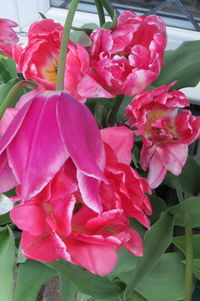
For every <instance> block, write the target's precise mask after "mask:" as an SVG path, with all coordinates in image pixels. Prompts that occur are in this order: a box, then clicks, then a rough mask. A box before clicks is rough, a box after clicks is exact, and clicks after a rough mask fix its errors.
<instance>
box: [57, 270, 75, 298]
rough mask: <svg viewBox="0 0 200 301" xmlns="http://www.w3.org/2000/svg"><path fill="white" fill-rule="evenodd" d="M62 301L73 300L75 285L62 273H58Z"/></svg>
mask: <svg viewBox="0 0 200 301" xmlns="http://www.w3.org/2000/svg"><path fill="white" fill-rule="evenodd" d="M59 279H60V291H61V296H62V301H74V297H75V294H76V292H77V287H76V286H75V285H74V284H73V283H72V282H71V281H69V279H67V278H66V277H65V276H63V274H61V273H59Z"/></svg>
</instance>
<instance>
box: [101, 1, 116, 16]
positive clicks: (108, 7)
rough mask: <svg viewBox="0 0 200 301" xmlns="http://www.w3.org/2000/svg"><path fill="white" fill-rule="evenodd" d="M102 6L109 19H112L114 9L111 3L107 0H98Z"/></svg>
mask: <svg viewBox="0 0 200 301" xmlns="http://www.w3.org/2000/svg"><path fill="white" fill-rule="evenodd" d="M100 1H101V3H102V5H103V7H104V8H105V10H106V11H107V13H108V14H109V16H110V17H111V19H112V20H113V17H114V9H113V7H112V5H111V4H110V2H109V0H100Z"/></svg>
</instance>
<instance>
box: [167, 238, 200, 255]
mask: <svg viewBox="0 0 200 301" xmlns="http://www.w3.org/2000/svg"><path fill="white" fill-rule="evenodd" d="M172 242H173V244H174V245H175V246H176V247H177V248H178V249H179V250H181V252H183V254H184V255H186V254H185V236H176V237H174V238H173V239H172ZM192 246H193V257H194V258H199V259H200V234H194V235H192Z"/></svg>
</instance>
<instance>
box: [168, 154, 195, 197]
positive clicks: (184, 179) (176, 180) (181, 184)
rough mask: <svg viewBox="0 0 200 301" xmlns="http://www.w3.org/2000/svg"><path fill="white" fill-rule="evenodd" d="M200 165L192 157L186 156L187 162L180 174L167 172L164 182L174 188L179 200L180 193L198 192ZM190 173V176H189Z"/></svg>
mask: <svg viewBox="0 0 200 301" xmlns="http://www.w3.org/2000/svg"><path fill="white" fill-rule="evenodd" d="M199 174H200V165H199V163H197V162H196V160H194V159H193V158H192V157H190V156H188V159H187V162H186V164H185V166H184V168H183V170H182V173H181V174H180V176H175V175H173V174H172V173H168V174H167V176H166V177H165V179H164V182H163V183H164V184H166V185H168V186H169V187H171V188H174V189H175V190H176V193H177V196H178V199H179V201H182V198H183V195H182V193H183V192H184V193H189V194H191V195H197V194H198V193H199V192H200V185H199ZM191 175H192V176H191Z"/></svg>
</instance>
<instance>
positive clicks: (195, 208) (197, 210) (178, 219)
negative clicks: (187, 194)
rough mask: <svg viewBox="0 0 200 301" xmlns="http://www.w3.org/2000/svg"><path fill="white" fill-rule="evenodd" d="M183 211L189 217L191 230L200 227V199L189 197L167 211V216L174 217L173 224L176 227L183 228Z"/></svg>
mask: <svg viewBox="0 0 200 301" xmlns="http://www.w3.org/2000/svg"><path fill="white" fill-rule="evenodd" d="M183 211H184V212H186V213H187V214H188V215H189V219H190V222H191V225H192V227H193V228H194V227H199V226H200V197H191V198H189V199H187V200H184V201H183V202H182V203H180V204H178V205H176V206H173V207H171V208H169V209H168V210H167V212H168V213H169V214H172V215H175V224H176V225H177V226H184V222H183V217H182V212H183Z"/></svg>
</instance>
